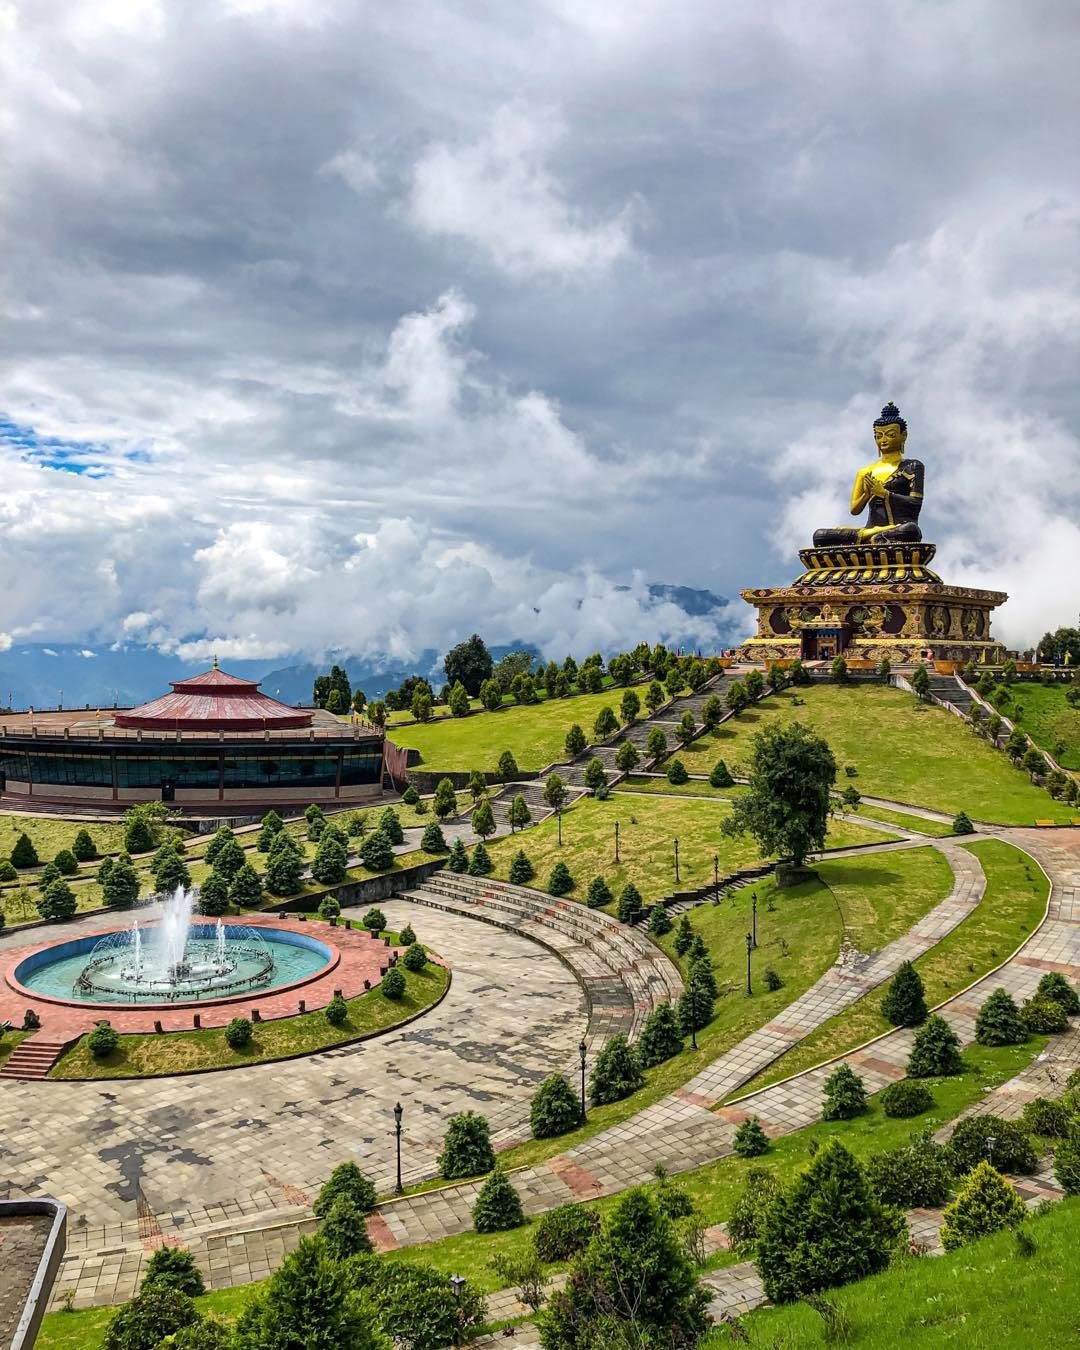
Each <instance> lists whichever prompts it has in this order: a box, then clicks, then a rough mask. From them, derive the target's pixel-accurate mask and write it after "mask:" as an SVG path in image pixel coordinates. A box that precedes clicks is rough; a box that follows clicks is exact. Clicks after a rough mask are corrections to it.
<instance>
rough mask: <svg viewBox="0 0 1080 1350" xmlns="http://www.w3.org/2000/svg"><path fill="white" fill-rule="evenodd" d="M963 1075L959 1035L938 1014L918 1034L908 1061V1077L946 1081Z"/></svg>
mask: <svg viewBox="0 0 1080 1350" xmlns="http://www.w3.org/2000/svg"><path fill="white" fill-rule="evenodd" d="M963 1072H964V1061H963V1059H961V1057H960V1042H959V1040H958V1039H957V1036H956V1032H955V1031H953V1029H952V1027H951V1026H949V1024H948V1022H946V1021H945V1019H944V1017H939V1016H938V1015H937V1014H936V1013H931V1015H930V1016H929V1017H928V1018H927V1019H926V1021H925V1022H924V1023H923V1024H922V1026H921V1027H920V1028H919V1029H918V1031H917V1032H916V1033H915V1043H914V1045H913V1046H912V1047H911V1055H910V1057H909V1058H908V1065H907V1076H908V1077H909V1078H943V1077H946V1076H947V1075H949V1074H957V1073H963Z"/></svg>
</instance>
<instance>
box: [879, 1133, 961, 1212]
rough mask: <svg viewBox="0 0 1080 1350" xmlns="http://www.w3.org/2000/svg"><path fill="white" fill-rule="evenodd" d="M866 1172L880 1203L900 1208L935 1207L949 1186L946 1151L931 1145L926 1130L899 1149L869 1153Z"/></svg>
mask: <svg viewBox="0 0 1080 1350" xmlns="http://www.w3.org/2000/svg"><path fill="white" fill-rule="evenodd" d="M866 1175H867V1178H868V1179H869V1182H870V1185H871V1186H872V1187H873V1188H874V1193H875V1194H876V1195H877V1198H878V1199H879V1200H880V1201H881V1202H882V1204H886V1205H899V1206H900V1207H901V1208H902V1209H915V1208H924V1207H925V1208H928V1209H936V1208H937V1207H938V1206H939V1205H943V1204H944V1203H945V1201H946V1199H947V1198H948V1194H949V1189H950V1186H951V1185H952V1169H951V1167H950V1165H949V1151H948V1149H946V1148H943V1147H942V1146H941V1145H940V1144H935V1143H934V1141H933V1139H932V1138H931V1137H930V1133H929V1131H927V1132H926V1133H925V1134H917V1135H915V1136H914V1137H913V1138H912V1140H911V1142H910V1143H909V1144H907V1145H905V1146H904V1147H903V1148H892V1149H886V1150H885V1151H884V1152H882V1153H872V1154H871V1155H870V1157H869V1158H868V1159H867V1161H866Z"/></svg>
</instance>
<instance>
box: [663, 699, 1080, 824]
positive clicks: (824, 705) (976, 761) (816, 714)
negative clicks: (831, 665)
mask: <svg viewBox="0 0 1080 1350" xmlns="http://www.w3.org/2000/svg"><path fill="white" fill-rule="evenodd" d="M796 699H799V700H801V703H796ZM796 721H798V722H802V723H804V724H805V725H806V726H809V727H812V728H813V729H814V730H815V731H817V732H818V733H819V734H820V735H822V736H823V737H824V738H825V740H826V741H828V743H829V745H830V746H831V748H832V751H833V754H834V755H835V756H836V764H837V768H838V769H839V771H840V773H839V775H838V779H837V786H838V787H843V786H844V785H845V784H846V783H847V781H848V780H847V778H846V776H845V775H844V772H843V770H844V766H845V765H847V764H851V765H854V767H855V768H856V769H857V770H858V773H857V776H856V777H855V778H854V779H852V780H851V781H852V783H853V784H854V786H855V787H856V788H858V790H859V791H860V792H861V793H863V794H864V795H865V796H872V797H885V798H887V799H888V800H890V801H895V802H907V803H910V804H911V805H913V806H926V807H929V808H930V809H931V810H934V811H945V812H947V813H948V814H949V815H955V814H956V812H958V811H961V810H963V811H966V812H967V813H968V815H969V816H971V817H972V818H973V819H975V820H989V821H994V822H996V823H998V824H1002V825H1033V824H1034V823H1035V821H1037V820H1054V821H1057V822H1059V823H1067V822H1069V821H1071V820H1072V819H1073V817H1074V816H1075V815H1076V812H1075V811H1074V810H1071V809H1070V808H1068V807H1066V806H1064V805H1062V804H1061V803H1060V802H1055V801H1054V800H1053V798H1052V797H1051V796H1050V795H1049V794H1048V793H1046V792H1044V791H1043V790H1042V789H1041V788H1036V787H1034V786H1033V785H1032V783H1031V782H1030V781H1029V780H1028V777H1027V775H1026V774H1025V773H1024V772H1023V771H1022V770H1020V769H1016V768H1014V767H1013V765H1012V764H1011V763H1010V761H1009V760H1008V759H1007V758H1006V756H1005V755H1003V754H1002V753H1001V752H1000V751H999V750H994V749H992V748H991V747H990V746H989V745H988V744H987V743H986V741H985V740H982V739H980V738H979V737H977V736H976V735H974V733H973V732H972V731H971V729H970V727H968V726H967V725H966V724H965V723H963V722H961V721H960V719H959V718H957V717H954V716H953V714H952V713H947V712H945V711H944V709H942V708H937V707H934V706H932V705H930V704H920V703H919V702H918V701H917V700H916V699H915V698H914V696H913V695H911V694H906V693H904V692H903V691H902V690H900V689H893V688H890V687H888V686H884V685H874V684H851V685H844V686H841V685H835V684H815V685H812V686H810V687H808V688H805V689H788V690H785V691H784V692H783V693H781V694H773V695H770V696H769V697H767V698H766V699H764V700H763V701H762V702H761V703H760V704H757V705H755V706H754V707H753V708H750V709H748V710H747V711H746V712H744V713H743V714H742V715H741V716H740V717H737V718H733V719H731V720H729V721H728V722H725V723H724V724H723V725H722V726H721V727H719V728H718V729H717V730H716V731H715V732H710V733H708V734H706V735H705V736H702V737H701V739H700V740H697V741H695V742H694V743H693V745H692V746H690V747H689V748H688V749H686V750H681V749H680V750H679V751H678V752H677V753H678V756H679V758H680V759H681V760H682V761H683V763H684V764H685V765H686V767H687V769H688V770H689V771H690V772H691V773H708V772H709V771H710V769H711V768H712V766H713V765H714V764H715V763H716V761H717V760H718V759H724V760H725V761H726V762H727V766H728V768H729V769H730V770H731V772H732V773H737V772H739V770H740V769H745V767H746V765H747V763H748V762H749V758H750V750H751V746H750V741H751V737H752V736H753V735H754V733H755V732H757V731H760V730H761V729H762V728H763V727H765V726H767V725H769V724H771V723H774V722H779V723H780V724H781V725H784V726H786V725H788V724H789V723H791V722H796Z"/></svg>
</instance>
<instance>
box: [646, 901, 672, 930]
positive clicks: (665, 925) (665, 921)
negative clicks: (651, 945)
mask: <svg viewBox="0 0 1080 1350" xmlns="http://www.w3.org/2000/svg"><path fill="white" fill-rule="evenodd" d="M674 927H675V925H674V924H673V923H672V922H671V915H670V914H669V913H668V912H667V910H666V909H665V908H664V906H663V905H661V904H656V905H653V907H652V909H651V910H650V911H649V928H648V932H649V936H650V937H654V938H661V937H664V936H665V934H667V933H670V932H671V930H672V929H673V928H674Z"/></svg>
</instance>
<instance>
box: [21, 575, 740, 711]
mask: <svg viewBox="0 0 1080 1350" xmlns="http://www.w3.org/2000/svg"><path fill="white" fill-rule="evenodd" d="M649 593H650V594H651V595H652V596H654V597H655V598H656V599H661V600H668V601H671V602H672V603H673V604H676V605H678V606H679V608H680V609H682V610H684V611H685V613H686V614H687V615H688V616H693V617H695V618H698V617H702V616H707V615H709V614H715V613H717V611H719V610H722V609H724V608H725V607H726V606H727V601H726V600H725V599H724V598H723V597H722V596H719V595H714V594H713V593H712V592H711V591H701V590H694V589H693V588H692V587H689V586H667V585H663V584H655V585H652V586H650V587H649ZM477 628H478V629H481V630H482V628H483V624H482V623H480V622H478V624H477ZM531 646H532V644H531V643H528V642H518V643H508V644H506V645H504V646H499V647H495V646H493V647H492V648H491V652H492V655H493V656H494V657H495V658H496V660H497V659H498V658H499V657H500V656H503V655H505V653H506V652H508V651H516V650H521V649H522V648H525V649H529V648H531ZM574 655H575V656H578V657H579V658H580V657H581V656H585V655H587V653H585V652H575V653H574ZM442 657H443V653H442V652H440V651H435V650H427V651H424V652H421V654H420V655H419V657H418V658H417V659H416V661H414V662H412V663H410V664H407V665H403V664H401V662H399V661H396V660H395V661H391V660H390V659H389V658H386V657H379V656H364V657H353V656H351V655H350V654H349V653H347V652H340V653H338V654H337V655H336V656H330V657H328V658H327V659H326V661H324V662H322V663H320V664H314V663H313V662H310V661H308V660H306V659H305V658H303V657H298V658H297V659H296V660H295V661H294V662H292V663H289V664H286V665H282V666H275V667H273V668H272V669H270V670H268V669H267V665H268V663H267V662H266V661H239V660H232V659H230V660H228V661H225V662H224V663H223V664H224V665H225V666H226V668H227V669H228V670H229V671H230V672H231V673H232V674H234V675H243V676H244V677H246V678H247V679H250V680H259V681H260V682H261V683H262V687H263V690H264V692H265V693H267V694H270V695H271V696H272V697H274V698H279V699H281V701H282V702H283V703H301V702H307V701H309V700H310V699H311V687H312V684H313V682H314V680H315V676H316V675H319V674H322V673H325V672H326V671H327V670H329V668H330V665H331V664H332V663H333V662H334V661H336V662H337V663H338V665H342V666H344V667H345V669H346V670H347V671H348V674H349V679H350V680H351V681H352V685H353V688H354V689H355V688H360V689H362V690H363V691H364V693H365V694H367V696H368V698H377V697H378V696H379V695H381V694H384V693H385V692H386V691H387V689H395V688H396V687H397V686H398V685H399V684H400V683H401V682H402V680H404V679H405V678H406V676H408V675H425V676H428V677H429V678H432V679H433V681H437V680H438V678H439V677H440V676H441V674H442ZM206 665H207V662H205V661H197V662H194V663H192V662H183V661H180V660H178V659H177V657H175V656H169V655H165V654H163V653H161V652H159V651H158V650H157V649H156V648H154V647H138V646H127V647H123V648H121V649H119V650H115V651H114V650H112V649H111V648H110V647H100V646H96V645H94V644H86V645H82V644H78V643H64V644H61V643H51V644H43V643H16V644H14V645H13V646H12V647H11V648H10V650H8V651H6V652H3V653H0V706H5V707H14V708H27V707H32V708H55V707H57V705H58V704H61V703H62V704H63V706H64V707H65V708H82V707H90V708H93V709H96V708H111V707H112V706H113V705H114V704H115V705H116V706H118V707H121V708H123V707H130V706H131V705H132V704H135V703H143V702H145V701H146V700H147V699H151V698H156V697H157V696H158V695H159V694H162V693H165V692H166V691H167V690H168V687H169V681H170V680H179V679H182V678H183V677H184V676H190V675H197V674H198V673H199V671H200V670H205V669H206Z"/></svg>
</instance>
